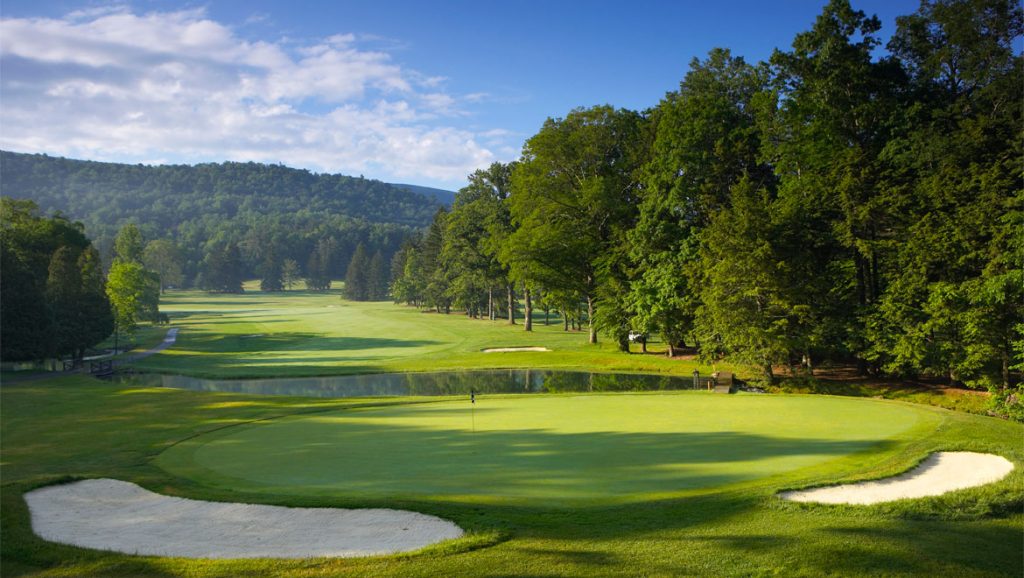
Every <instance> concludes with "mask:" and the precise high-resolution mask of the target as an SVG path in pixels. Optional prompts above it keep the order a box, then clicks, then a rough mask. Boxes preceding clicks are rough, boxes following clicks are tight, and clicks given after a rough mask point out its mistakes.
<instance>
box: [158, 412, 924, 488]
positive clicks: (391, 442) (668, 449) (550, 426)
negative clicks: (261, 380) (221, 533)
mask: <svg viewBox="0 0 1024 578" xmlns="http://www.w3.org/2000/svg"><path fill="white" fill-rule="evenodd" d="M939 420H940V418H939V417H938V416H937V415H936V414H935V413H933V412H928V411H922V410H918V409H916V408H914V407H913V406H909V405H904V404H893V403H878V402H871V401H866V400H857V399H843V398H835V397H825V396H793V397H782V396H763V395H761V396H758V395H738V396H725V395H720V394H709V393H685V394H678V393H676V394H609V395H511V396H504V397H497V398H495V397H486V396H481V397H480V399H479V400H478V401H477V403H475V404H470V403H469V400H468V399H464V400H458V401H450V402H443V403H431V404H417V405H403V406H391V407H385V408H379V407H378V408H367V409H363V410H359V411H342V412H331V413H318V414H315V415H306V416H299V417H295V418H289V419H280V420H273V421H269V422H260V423H256V424H253V425H250V426H247V427H242V428H229V429H225V430H221V432H219V435H210V436H200V437H198V438H195V439H193V440H190V441H188V442H185V443H182V444H179V445H177V446H175V447H174V448H172V449H171V450H170V451H168V452H166V453H164V454H162V455H161V456H160V458H159V459H158V460H157V461H156V463H157V464H158V465H160V466H162V467H164V468H166V469H168V470H169V471H170V472H172V473H175V474H179V475H182V476H183V477H187V478H190V479H192V480H194V481H196V482H198V483H200V484H202V485H207V486H216V487H221V488H225V489H228V488H231V489H237V490H243V489H245V490H249V491H262V492H265V493H275V494H299V495H303V494H313V495H325V494H335V495H345V496H351V497H366V498H374V499H383V498H396V497H398V498H401V497H405V496H416V497H417V498H418V499H432V500H440V501H470V502H486V503H496V504H504V505H520V506H522V505H528V504H532V505H536V504H540V503H543V504H549V505H550V504H561V505H568V504H571V503H577V505H578V502H581V501H584V502H595V501H596V502H599V503H604V504H607V503H610V502H618V501H624V500H625V501H640V500H651V499H655V498H665V497H670V496H678V495H680V493H684V492H687V491H690V490H695V489H708V488H716V489H717V488H721V487H723V486H728V485H730V484H735V483H738V482H743V481H749V480H757V479H759V478H765V477H768V476H772V475H776V474H782V473H789V472H792V471H795V470H800V469H803V468H813V467H816V466H822V465H824V464H830V465H831V464H832V463H833V462H837V461H838V462H843V461H844V460H842V459H841V458H845V457H847V456H849V455H850V454H858V453H860V454H861V455H859V456H858V457H857V458H856V459H854V460H853V461H854V463H856V464H858V465H859V466H862V467H863V466H864V465H867V464H872V462H874V461H875V458H876V454H878V452H879V450H886V449H889V448H891V447H893V446H895V445H899V444H900V443H906V442H907V441H908V440H912V439H914V438H915V437H917V436H921V435H926V434H928V433H931V432H932V431H933V430H934V428H935V426H936V425H937V423H938V421H939ZM885 454H886V452H884V451H883V452H881V454H878V455H885Z"/></svg>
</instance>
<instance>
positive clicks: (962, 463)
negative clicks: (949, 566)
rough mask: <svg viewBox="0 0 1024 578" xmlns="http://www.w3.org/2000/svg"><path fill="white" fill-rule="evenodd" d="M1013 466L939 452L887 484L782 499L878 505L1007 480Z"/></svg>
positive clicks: (988, 456) (999, 458) (802, 493)
mask: <svg viewBox="0 0 1024 578" xmlns="http://www.w3.org/2000/svg"><path fill="white" fill-rule="evenodd" d="M1012 470H1013V463H1011V462H1010V461H1009V460H1007V459H1006V458H1004V457H1002V456H996V455H992V454H979V453H974V452H936V453H934V454H932V455H930V456H928V458H927V459H925V460H924V461H923V462H921V463H920V464H919V465H918V466H917V467H916V468H914V469H912V470H910V471H908V472H906V473H904V474H901V475H899V476H895V477H892V478H886V479H884V480H876V481H873V482H859V483H856V484H845V485H842V486H830V487H827V488H814V489H811V490H803V491H799V492H783V493H781V494H779V496H780V497H782V498H783V499H786V500H793V501H795V502H820V503H823V504H862V505H863V504H878V503H880V502H890V501H893V500H902V499H904V498H924V497H926V496H938V495H940V494H945V493H946V492H952V491H953V490H962V489H964V488H973V487H975V486H982V485H985V484H990V483H992V482H998V481H999V480H1001V479H1003V478H1005V477H1006V476H1007V475H1009V473H1010V472H1011V471H1012Z"/></svg>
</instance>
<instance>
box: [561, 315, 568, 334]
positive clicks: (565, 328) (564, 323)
mask: <svg viewBox="0 0 1024 578" xmlns="http://www.w3.org/2000/svg"><path fill="white" fill-rule="evenodd" d="M562 331H569V316H568V315H566V314H565V311H563V312H562Z"/></svg>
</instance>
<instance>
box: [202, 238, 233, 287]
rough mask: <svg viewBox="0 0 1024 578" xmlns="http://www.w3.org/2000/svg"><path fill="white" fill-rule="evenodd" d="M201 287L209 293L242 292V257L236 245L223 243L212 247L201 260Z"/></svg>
mask: <svg viewBox="0 0 1024 578" xmlns="http://www.w3.org/2000/svg"><path fill="white" fill-rule="evenodd" d="M203 266H204V270H203V285H202V287H201V288H202V289H205V290H207V291H210V292H211V293H241V292H242V281H243V278H242V257H241V255H240V253H239V251H238V245H236V244H234V243H224V244H222V245H220V246H217V247H214V248H213V249H211V250H210V252H209V253H208V254H207V256H206V260H205V261H204V262H203Z"/></svg>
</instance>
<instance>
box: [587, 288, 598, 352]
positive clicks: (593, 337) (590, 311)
mask: <svg viewBox="0 0 1024 578" xmlns="http://www.w3.org/2000/svg"><path fill="white" fill-rule="evenodd" d="M587 327H588V328H589V329H590V339H589V340H588V341H589V343H597V328H596V327H594V298H593V297H591V296H590V295H587Z"/></svg>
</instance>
